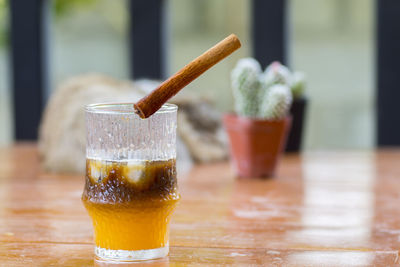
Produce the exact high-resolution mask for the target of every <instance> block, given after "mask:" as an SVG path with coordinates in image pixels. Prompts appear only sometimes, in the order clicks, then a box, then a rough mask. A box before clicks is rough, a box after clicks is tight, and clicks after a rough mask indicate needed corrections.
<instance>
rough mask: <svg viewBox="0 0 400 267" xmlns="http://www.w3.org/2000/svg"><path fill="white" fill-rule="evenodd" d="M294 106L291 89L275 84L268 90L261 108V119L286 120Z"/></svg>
mask: <svg viewBox="0 0 400 267" xmlns="http://www.w3.org/2000/svg"><path fill="white" fill-rule="evenodd" d="M291 104H292V93H291V92H290V88H289V87H288V86H286V85H283V84H275V85H272V86H271V87H270V88H268V90H267V92H266V94H265V96H264V98H263V99H262V101H261V104H260V108H259V117H261V118H263V119H267V120H279V119H282V118H284V117H285V116H286V115H287V113H288V111H289V109H290V106H291Z"/></svg>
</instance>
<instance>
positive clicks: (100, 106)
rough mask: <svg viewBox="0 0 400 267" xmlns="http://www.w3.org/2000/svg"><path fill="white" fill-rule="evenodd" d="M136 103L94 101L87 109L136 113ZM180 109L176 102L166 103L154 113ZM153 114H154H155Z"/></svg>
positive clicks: (115, 112)
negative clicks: (134, 106)
mask: <svg viewBox="0 0 400 267" xmlns="http://www.w3.org/2000/svg"><path fill="white" fill-rule="evenodd" d="M133 104H134V103H131V102H129V103H94V104H88V105H85V111H86V112H90V113H104V114H136V113H135V110H134V108H133ZM123 107H125V108H126V107H131V108H132V109H131V110H129V109H124V108H123ZM177 110H178V106H177V105H175V104H170V103H165V104H164V105H162V107H161V108H160V109H159V110H157V111H156V112H155V113H154V114H160V113H172V112H175V111H177ZM154 114H153V115H154Z"/></svg>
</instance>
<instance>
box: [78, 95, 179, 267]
mask: <svg viewBox="0 0 400 267" xmlns="http://www.w3.org/2000/svg"><path fill="white" fill-rule="evenodd" d="M85 111H86V141H87V143H86V178H85V188H84V191H83V194H82V201H83V204H84V206H85V208H86V210H87V211H88V213H89V215H90V217H91V219H92V222H93V229H94V240H95V254H96V256H97V257H99V258H102V259H106V260H117V261H135V260H149V259H155V258H161V257H164V256H166V255H168V250H169V246H168V239H169V223H170V219H171V215H172V212H173V210H174V209H175V206H176V204H177V201H178V200H179V198H180V196H179V194H178V189H177V180H176V114H177V107H176V106H175V105H171V104H164V105H163V106H162V108H161V109H160V110H158V111H157V112H156V113H155V114H153V115H152V116H151V117H150V118H148V119H141V118H140V117H139V116H138V115H136V114H135V113H134V112H133V104H132V103H126V104H125V103H121V104H92V105H88V106H86V107H85Z"/></svg>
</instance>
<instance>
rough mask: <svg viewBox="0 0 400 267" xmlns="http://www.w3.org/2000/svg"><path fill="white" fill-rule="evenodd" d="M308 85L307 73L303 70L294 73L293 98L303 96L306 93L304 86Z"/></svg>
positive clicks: (291, 88)
mask: <svg viewBox="0 0 400 267" xmlns="http://www.w3.org/2000/svg"><path fill="white" fill-rule="evenodd" d="M305 87H306V79H305V75H304V73H302V72H295V73H293V80H292V86H291V87H290V90H291V91H292V95H293V98H301V97H302V96H303V95H304V88H305Z"/></svg>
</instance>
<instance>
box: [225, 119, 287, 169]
mask: <svg viewBox="0 0 400 267" xmlns="http://www.w3.org/2000/svg"><path fill="white" fill-rule="evenodd" d="M223 121H224V125H225V129H226V131H227V133H228V136H229V143H230V152H231V159H232V161H233V164H234V167H235V168H236V171H237V173H238V175H239V176H241V177H270V176H273V175H274V174H275V170H276V166H277V164H278V160H279V158H280V156H281V155H282V153H283V150H284V148H285V145H286V139H287V136H288V133H289V130H290V125H291V122H292V118H291V117H290V116H288V117H286V118H285V119H282V120H276V121H272V120H259V119H251V118H246V117H240V116H236V115H233V114H227V115H225V116H224V118H223Z"/></svg>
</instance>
